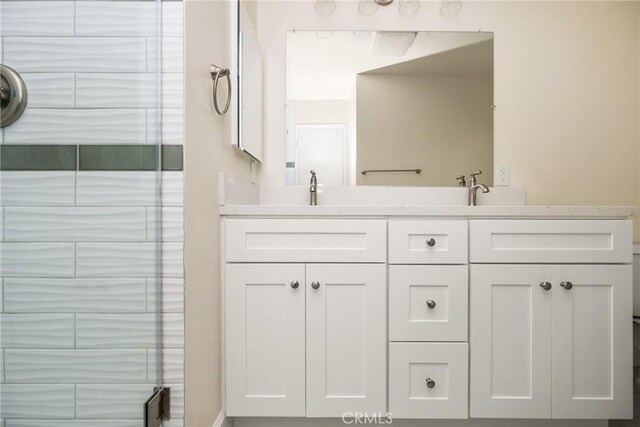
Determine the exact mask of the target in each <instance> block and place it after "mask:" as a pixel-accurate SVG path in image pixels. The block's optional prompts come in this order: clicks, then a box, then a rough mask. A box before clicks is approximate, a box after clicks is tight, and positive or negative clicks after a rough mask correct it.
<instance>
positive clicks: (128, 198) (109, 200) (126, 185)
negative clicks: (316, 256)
mask: <svg viewBox="0 0 640 427" xmlns="http://www.w3.org/2000/svg"><path fill="white" fill-rule="evenodd" d="M163 175H164V173H163ZM157 179H158V174H157V173H156V172H78V174H77V181H78V184H77V205H78V206H155V205H156V186H157V185H158V183H157ZM171 184H172V187H171V190H172V192H171V195H172V196H175V194H174V193H175V192H176V190H175V189H174V188H173V187H174V186H175V185H176V184H175V178H174V179H173V180H172V181H171ZM174 198H175V197H174Z"/></svg>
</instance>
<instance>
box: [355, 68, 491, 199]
mask: <svg viewBox="0 0 640 427" xmlns="http://www.w3.org/2000/svg"><path fill="white" fill-rule="evenodd" d="M492 83H493V79H492V77H489V76H473V75H468V76H432V75H415V74H414V75H412V74H375V73H373V74H367V73H365V74H360V75H359V76H358V79H357V98H356V100H357V101H356V102H357V110H358V118H357V139H356V141H357V151H356V152H357V167H356V169H357V170H362V169H416V168H420V169H422V173H420V174H414V173H398V174H367V175H362V174H357V177H358V180H357V182H358V185H405V186H438V187H450V186H455V185H456V179H455V178H456V177H457V176H460V175H468V174H469V173H471V172H473V171H474V170H478V169H479V170H481V171H483V174H482V176H480V177H479V180H480V182H483V183H484V182H487V183H490V182H493V110H492V108H491V105H492V104H493V84H492Z"/></svg>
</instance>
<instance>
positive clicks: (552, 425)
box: [233, 417, 622, 427]
mask: <svg viewBox="0 0 640 427" xmlns="http://www.w3.org/2000/svg"><path fill="white" fill-rule="evenodd" d="M233 424H234V425H235V427H359V426H360V427H376V424H359V425H357V424H350V425H347V424H344V423H343V422H342V420H341V419H340V418H273V417H272V418H260V417H250V418H236V419H235V420H234V422H233ZM378 426H381V424H378ZM425 426H429V427H607V420H525V419H518V420H512V419H467V420H431V419H430V420H406V419H403V420H401V419H395V420H393V424H391V425H388V427H425ZM621 427H622V426H621Z"/></svg>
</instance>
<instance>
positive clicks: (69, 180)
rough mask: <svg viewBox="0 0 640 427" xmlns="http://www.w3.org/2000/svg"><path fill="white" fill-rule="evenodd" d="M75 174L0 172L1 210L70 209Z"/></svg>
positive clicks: (73, 192) (73, 197) (72, 201)
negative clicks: (10, 207) (21, 208)
mask: <svg viewBox="0 0 640 427" xmlns="http://www.w3.org/2000/svg"><path fill="white" fill-rule="evenodd" d="M74 201H75V172H0V205H2V206H73V204H74Z"/></svg>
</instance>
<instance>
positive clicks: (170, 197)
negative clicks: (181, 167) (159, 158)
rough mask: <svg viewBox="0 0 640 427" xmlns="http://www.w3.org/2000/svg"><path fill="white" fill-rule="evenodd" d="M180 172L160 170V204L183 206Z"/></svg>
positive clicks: (182, 183) (182, 187) (181, 176)
mask: <svg viewBox="0 0 640 427" xmlns="http://www.w3.org/2000/svg"><path fill="white" fill-rule="evenodd" d="M183 177H184V175H183V173H182V172H162V206H184V182H183Z"/></svg>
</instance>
